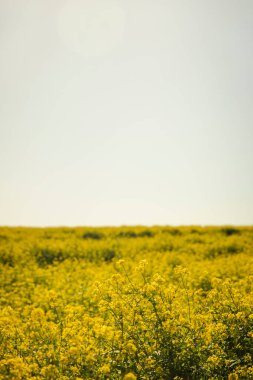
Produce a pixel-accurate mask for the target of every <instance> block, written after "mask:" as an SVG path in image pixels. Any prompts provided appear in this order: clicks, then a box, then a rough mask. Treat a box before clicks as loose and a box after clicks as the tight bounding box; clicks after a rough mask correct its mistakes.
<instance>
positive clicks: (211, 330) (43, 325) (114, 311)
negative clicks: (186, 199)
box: [0, 227, 253, 380]
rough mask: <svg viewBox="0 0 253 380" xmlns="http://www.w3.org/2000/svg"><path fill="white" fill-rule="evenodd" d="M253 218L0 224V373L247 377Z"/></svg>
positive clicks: (131, 378) (251, 344)
mask: <svg viewBox="0 0 253 380" xmlns="http://www.w3.org/2000/svg"><path fill="white" fill-rule="evenodd" d="M252 274H253V227H236V228H235V227H206V228H201V227H180V228H173V227H152V228H146V227H122V228H45V229H36V228H33V229H29V228H4V227H2V228H0V276H1V279H0V281H1V288H0V292H1V293H0V294H1V296H0V300H1V310H0V342H1V345H0V379H19V380H21V379H34V380H35V379H52V380H54V379H76V380H78V379H90V380H91V379H99V380H103V379H104V380H105V379H125V380H136V379H151V380H152V379H154V380H158V379H177V380H179V379H229V380H236V379H247V380H248V379H253V365H252V355H253V339H252V338H253V328H252V327H253V311H252V305H253V293H252V289H253V281H252V279H253V276H252Z"/></svg>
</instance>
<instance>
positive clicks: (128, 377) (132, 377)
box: [123, 372, 137, 380]
mask: <svg viewBox="0 0 253 380" xmlns="http://www.w3.org/2000/svg"><path fill="white" fill-rule="evenodd" d="M136 379H137V376H135V374H134V373H133V372H129V373H127V374H126V375H125V376H124V378H123V380H136Z"/></svg>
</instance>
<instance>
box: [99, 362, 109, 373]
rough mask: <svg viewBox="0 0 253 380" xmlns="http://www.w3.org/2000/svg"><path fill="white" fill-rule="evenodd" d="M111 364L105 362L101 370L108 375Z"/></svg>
mask: <svg viewBox="0 0 253 380" xmlns="http://www.w3.org/2000/svg"><path fill="white" fill-rule="evenodd" d="M110 370H111V369H110V366H109V365H108V364H104V365H103V366H102V367H100V369H99V371H100V372H101V373H103V374H104V375H108V373H110Z"/></svg>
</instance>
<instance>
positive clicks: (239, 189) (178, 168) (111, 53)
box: [0, 0, 253, 226]
mask: <svg viewBox="0 0 253 380" xmlns="http://www.w3.org/2000/svg"><path fill="white" fill-rule="evenodd" d="M0 47H1V50H0V97H1V102H0V225H22V226H55V225H69V226H76V225H94V226H97V225H122V224H129V225H133V224H144V225H154V224H169V225H187V224H204V225H210V224H211V225H214V224H235V225H240V224H253V102H252V100H253V1H252V0H236V1H235V0H208V1H207V0H174V1H172V0H67V1H66V0H1V1H0Z"/></svg>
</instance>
